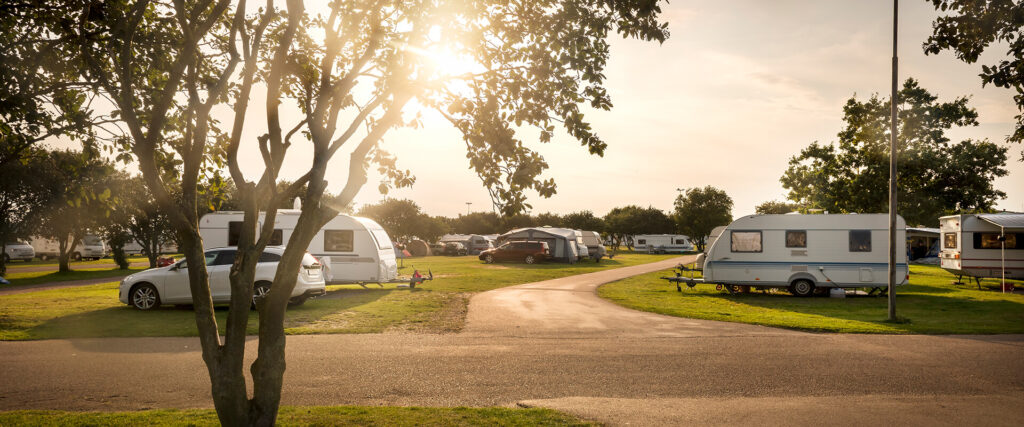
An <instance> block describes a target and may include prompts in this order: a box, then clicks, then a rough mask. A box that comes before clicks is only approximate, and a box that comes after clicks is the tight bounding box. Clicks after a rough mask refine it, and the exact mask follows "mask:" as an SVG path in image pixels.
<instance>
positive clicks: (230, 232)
mask: <svg viewBox="0 0 1024 427" xmlns="http://www.w3.org/2000/svg"><path fill="white" fill-rule="evenodd" d="M300 212H301V211H299V210H293V209H288V210H285V209H282V210H278V211H277V218H275V220H274V224H275V225H274V233H273V234H272V236H271V239H270V242H269V243H268V245H270V246H275V245H285V244H287V243H288V239H289V238H290V237H291V234H292V230H294V229H295V224H296V223H297V222H298V220H299V213H300ZM265 217H266V214H264V213H260V223H262V222H263V220H264V218H265ZM242 218H243V216H242V212H212V213H208V214H206V215H203V218H202V219H200V221H199V234H200V235H201V236H202V238H203V244H204V246H206V247H207V248H217V247H225V246H236V245H237V244H238V236H239V234H240V231H241V230H242ZM308 251H309V252H310V253H311V254H313V256H315V257H317V258H319V259H321V262H322V263H323V264H324V267H325V270H326V271H325V276H326V277H327V282H328V283H382V282H389V281H393V280H395V279H396V278H397V277H398V262H397V261H396V259H395V250H394V248H393V246H392V243H391V237H390V236H388V233H387V232H386V231H384V228H383V227H381V226H380V224H377V223H376V222H374V221H373V220H371V219H368V218H361V217H355V216H349V215H344V214H339V215H338V216H336V217H334V219H332V220H330V221H329V222H328V223H327V225H325V226H324V227H323V228H321V229H320V231H318V232H317V234H316V236H314V237H313V240H312V241H310V243H309V248H308ZM327 258H329V261H330V262H329V263H328V262H326V261H328V260H327Z"/></svg>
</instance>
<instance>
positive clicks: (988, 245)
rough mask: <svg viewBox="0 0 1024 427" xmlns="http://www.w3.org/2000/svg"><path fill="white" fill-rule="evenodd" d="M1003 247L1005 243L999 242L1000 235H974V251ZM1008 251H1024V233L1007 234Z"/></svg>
mask: <svg viewBox="0 0 1024 427" xmlns="http://www.w3.org/2000/svg"><path fill="white" fill-rule="evenodd" d="M1018 244H1019V246H1018ZM1002 247H1003V242H1000V241H999V233H974V249H1002ZM1006 249H1024V233H1006Z"/></svg>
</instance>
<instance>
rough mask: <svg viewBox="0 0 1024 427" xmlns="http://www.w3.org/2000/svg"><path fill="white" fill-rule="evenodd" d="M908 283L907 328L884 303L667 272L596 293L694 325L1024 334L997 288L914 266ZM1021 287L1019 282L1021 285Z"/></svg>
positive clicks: (903, 294)
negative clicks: (687, 278)
mask: <svg viewBox="0 0 1024 427" xmlns="http://www.w3.org/2000/svg"><path fill="white" fill-rule="evenodd" d="M910 272H911V275H910V283H909V284H907V285H904V286H899V287H897V291H896V312H897V315H898V316H900V317H902V318H905V319H907V320H908V321H907V322H905V323H888V322H885V321H884V320H885V319H886V317H887V313H888V311H887V310H888V309H887V307H888V305H887V304H888V303H887V299H886V298H880V297H868V296H851V297H848V298H842V299H840V298H820V297H819V298H798V297H794V296H792V295H790V294H788V293H786V292H784V291H782V292H780V291H776V292H771V293H768V294H762V293H760V292H757V291H755V292H752V293H741V294H736V295H729V294H726V293H724V292H722V291H716V290H715V288H714V287H712V286H711V285H697V287H695V288H693V289H687V288H686V286H683V291H682V292H677V291H676V288H675V285H673V284H670V283H668V282H666V281H664V280H660V279H659V277H661V276H667V275H672V273H671V272H670V271H661V272H657V273H651V274H646V275H642V276H636V277H632V278H629V279H625V280H621V281H618V282H614V283H609V284H606V285H604V286H601V287H600V288H599V289H598V295H600V296H601V297H604V298H606V299H608V300H611V301H613V302H615V303H618V304H620V305H623V306H626V307H629V308H633V309H637V310H643V311H650V312H654V313H661V314H667V315H671V316H678V317H689V318H694V319H707V320H720V321H726V322H737V323H750V324H756V325H765V326H774V327H781V328H789V329H798V330H806V331H821V332H843V333H886V334H1005V333H1024V295H1018V294H1003V293H1001V292H999V291H998V289H997V288H996V287H995V286H997V282H993V281H986V282H984V283H985V284H987V285H988V286H990V287H985V288H983V290H978V289H977V288H976V287H975V286H974V285H973V283H972V284H969V285H954V284H953V283H952V282H953V281H954V279H955V278H954V276H953V275H951V274H949V273H947V272H946V271H944V270H942V269H941V268H939V267H934V266H923V265H912V266H911V267H910ZM1018 286H1020V284H1018Z"/></svg>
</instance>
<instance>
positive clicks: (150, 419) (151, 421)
mask: <svg viewBox="0 0 1024 427" xmlns="http://www.w3.org/2000/svg"><path fill="white" fill-rule="evenodd" d="M277 422H278V425H283V426H289V425H303V426H307V425H360V426H422V425H430V426H441V425H444V426H481V425H487V426H588V425H594V424H591V423H588V422H585V421H582V420H580V419H578V418H575V417H572V416H569V415H566V414H563V413H560V412H557V411H553V410H550V409H513V408H426V407H394V406H308V407H300V406H285V407H282V408H281V412H280V414H279V415H278V419H277ZM0 425H8V426H52V425H61V426H136V425H147V426H186V425H188V426H216V425H219V423H218V421H217V415H216V413H214V411H213V410H210V409H195V410H150V411H137V412H66V411H11V412H0Z"/></svg>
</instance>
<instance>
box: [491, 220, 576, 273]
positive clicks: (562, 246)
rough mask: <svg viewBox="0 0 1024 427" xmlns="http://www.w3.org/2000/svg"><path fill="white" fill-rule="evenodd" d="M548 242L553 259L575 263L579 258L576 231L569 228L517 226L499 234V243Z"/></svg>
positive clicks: (551, 258)
mask: <svg viewBox="0 0 1024 427" xmlns="http://www.w3.org/2000/svg"><path fill="white" fill-rule="evenodd" d="M523 241H529V242H546V243H547V244H548V250H549V251H550V252H551V257H550V258H549V259H550V260H551V261H558V262H568V263H570V264H572V263H575V262H576V260H577V259H578V258H579V252H578V251H577V250H576V231H575V230H569V229H567V228H553V227H527V228H517V229H515V230H512V231H509V232H507V233H505V234H502V235H500V236H498V244H499V245H501V244H504V243H505V242H523Z"/></svg>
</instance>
